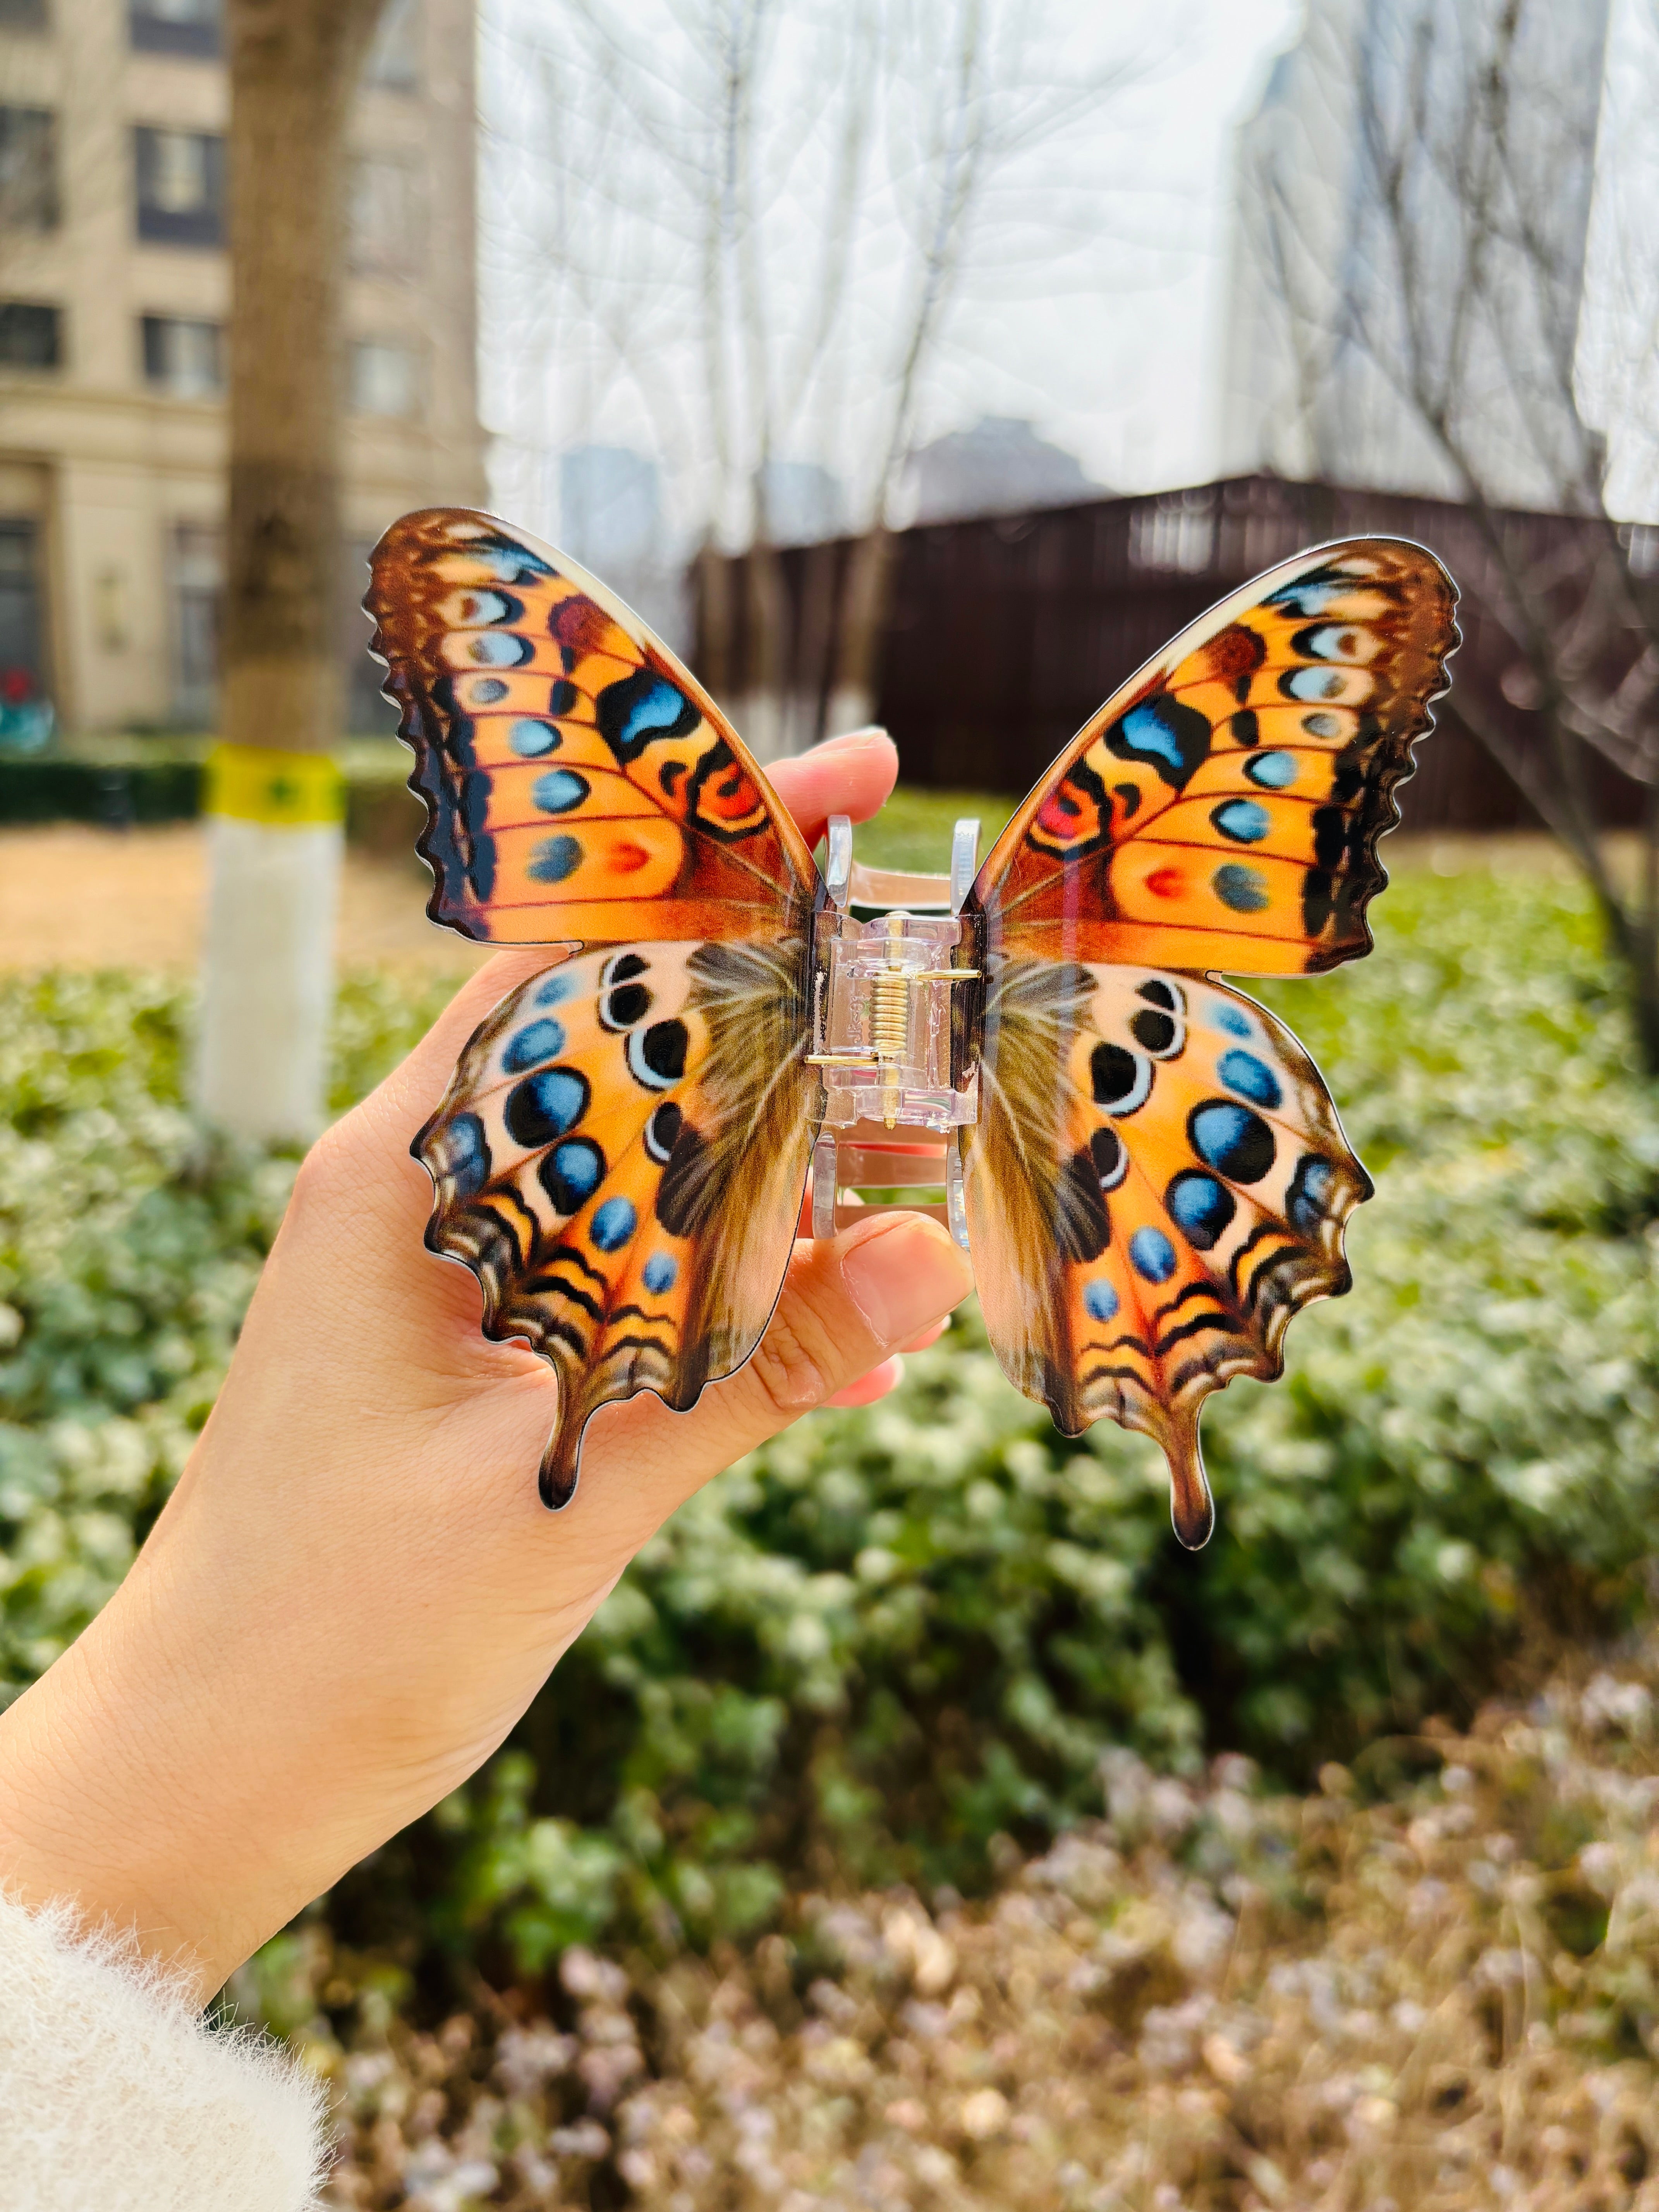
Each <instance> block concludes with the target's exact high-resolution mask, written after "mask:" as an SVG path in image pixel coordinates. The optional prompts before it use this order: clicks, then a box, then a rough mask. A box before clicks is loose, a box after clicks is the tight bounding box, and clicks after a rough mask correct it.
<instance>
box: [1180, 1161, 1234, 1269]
mask: <svg viewBox="0 0 1659 2212" xmlns="http://www.w3.org/2000/svg"><path fill="white" fill-rule="evenodd" d="M1164 1204H1165V1206H1168V1208H1169V1209H1170V1219H1171V1220H1172V1221H1173V1222H1174V1223H1175V1225H1176V1228H1177V1229H1179V1230H1180V1231H1181V1232H1182V1235H1183V1236H1184V1237H1186V1239H1187V1242H1188V1243H1189V1244H1191V1245H1193V1246H1194V1248H1195V1249H1197V1250H1199V1251H1200V1252H1209V1251H1212V1250H1213V1249H1214V1248H1215V1246H1216V1245H1217V1244H1218V1243H1219V1242H1220V1240H1221V1237H1222V1236H1223V1235H1224V1233H1225V1231H1226V1228H1227V1225H1228V1223H1229V1222H1231V1219H1232V1218H1233V1216H1234V1214H1235V1213H1237V1211H1238V1200H1237V1199H1236V1198H1235V1197H1234V1196H1233V1194H1232V1193H1231V1191H1230V1190H1224V1189H1223V1188H1222V1186H1221V1185H1220V1184H1219V1183H1218V1182H1217V1181H1216V1179H1215V1177H1214V1176H1207V1175H1199V1174H1197V1173H1196V1172H1194V1170H1192V1169H1191V1168H1188V1169H1187V1170H1184V1171H1183V1172H1182V1174H1180V1175H1178V1176H1176V1177H1175V1178H1174V1179H1173V1181H1172V1182H1170V1188H1169V1189H1168V1190H1167V1191H1166V1192H1165V1193H1164Z"/></svg>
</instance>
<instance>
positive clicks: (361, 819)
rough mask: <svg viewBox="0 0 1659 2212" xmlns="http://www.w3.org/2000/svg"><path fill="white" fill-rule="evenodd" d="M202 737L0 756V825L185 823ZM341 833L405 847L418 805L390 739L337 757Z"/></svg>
mask: <svg viewBox="0 0 1659 2212" xmlns="http://www.w3.org/2000/svg"><path fill="white" fill-rule="evenodd" d="M207 747H208V740H207V739H206V738H112V739H109V740H106V741H104V742H100V743H99V744H95V745H88V746H86V747H84V748H82V749H80V750H65V751H62V752H50V753H44V754H41V755H39V756H36V757H21V758H16V759H13V758H0V827H3V826H5V825H7V824H14V825H18V826H21V825H22V824H25V823H43V822H90V823H97V824H98V825H99V826H100V827H101V828H104V829H135V828H137V827H140V826H142V825H147V824H150V823H161V822H189V821H193V820H194V819H195V817H197V815H198V814H199V813H200V812H201V810H202V797H203V787H204V781H205V778H204V760H205V757H206V753H207ZM342 764H343V768H344V771H345V780H346V835H347V836H348V837H349V839H350V841H351V842H352V843H353V844H355V845H362V846H365V847H367V848H369V849H370V850H372V851H375V852H380V853H386V854H399V853H412V852H413V850H414V847H415V839H416V834H417V832H418V831H419V829H420V826H421V821H422V812H421V805H420V802H419V800H418V799H416V798H415V797H414V796H413V795H412V794H411V793H410V791H409V790H408V788H407V785H408V781H409V770H410V753H409V751H408V750H407V748H406V747H405V746H404V745H402V744H399V743H398V741H397V740H396V739H395V738H365V739H362V740H359V741H357V742H355V743H353V744H348V745H347V746H346V747H345V748H344V750H343V755H342Z"/></svg>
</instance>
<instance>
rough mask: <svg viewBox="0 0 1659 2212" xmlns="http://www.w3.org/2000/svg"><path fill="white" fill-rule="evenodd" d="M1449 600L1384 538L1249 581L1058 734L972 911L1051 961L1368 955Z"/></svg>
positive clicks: (995, 934) (1427, 563)
mask: <svg viewBox="0 0 1659 2212" xmlns="http://www.w3.org/2000/svg"><path fill="white" fill-rule="evenodd" d="M1455 604H1456V592H1455V587H1454V586H1453V584H1452V582H1451V579H1450V578H1449V576H1448V575H1447V574H1446V572H1445V570H1444V569H1443V568H1442V567H1441V565H1440V563H1439V562H1437V560H1436V559H1435V557H1434V556H1433V555H1432V554H1431V553H1428V552H1425V550H1424V549H1423V548H1422V547H1421V546H1418V545H1412V544H1407V543H1406V542H1405V541H1403V540H1401V539H1395V538H1355V539H1351V540H1348V541H1346V542H1344V543H1343V544H1336V545H1327V546H1322V547H1320V548H1318V549H1317V550H1315V551H1313V552H1310V553H1304V554H1302V555H1300V556H1297V559H1296V560H1294V561H1289V562H1285V563H1284V564H1283V565H1282V566H1281V567H1280V568H1275V569H1273V570H1270V571H1269V572H1268V573H1267V574H1266V575H1265V576H1261V577H1259V578H1258V579H1257V580H1256V581H1255V583H1254V584H1251V585H1247V586H1245V587H1244V589H1243V591H1241V592H1236V593H1235V594H1234V595H1233V597H1232V598H1231V599H1227V600H1225V601H1224V602H1223V603H1222V604H1221V605H1219V606H1218V607H1215V608H1212V610H1211V611H1210V613H1209V614H1207V615H1206V616H1204V617H1202V618H1201V619H1200V621H1199V622H1198V623H1194V625H1193V627H1192V628H1191V629H1188V630H1187V631H1186V632H1184V633H1183V635H1182V636H1180V637H1179V638H1177V639H1176V641H1175V642H1174V643H1173V644H1172V645H1171V646H1170V647H1168V648H1167V650H1166V651H1165V652H1164V653H1163V654H1162V655H1160V657H1159V658H1158V660H1157V661H1155V662H1154V663H1152V665H1150V666H1149V667H1147V668H1145V669H1143V670H1142V671H1140V673H1139V675H1138V676H1136V677H1135V678H1133V679H1132V680H1131V682H1130V683H1128V684H1126V685H1125V686H1124V688H1123V690H1121V691H1120V692H1118V693H1116V694H1115V696H1114V697H1113V698H1111V699H1110V700H1109V701H1108V702H1107V704H1106V705H1105V706H1104V707H1103V708H1101V710H1100V712H1099V714H1097V715H1096V716H1095V717H1094V719H1093V720H1092V721H1091V722H1089V723H1088V724H1087V725H1085V727H1084V729H1083V730H1082V731H1080V732H1079V734H1078V736H1077V737H1076V738H1074V739H1073V742H1072V744H1071V745H1070V746H1068V747H1067V749H1066V751H1065V752H1064V753H1062V754H1061V755H1060V758H1059V759H1058V760H1057V761H1056V762H1055V763H1054V767H1053V768H1052V769H1050V771H1049V772H1048V775H1046V776H1045V777H1044V778H1043V780H1042V782H1041V783H1039V785H1038V786H1037V787H1036V790H1035V791H1034V792H1033V793H1031V795H1030V798H1029V799H1027V800H1026V802H1025V804H1024V806H1023V807H1021V809H1020V810H1019V811H1018V813H1017V814H1016V815H1015V816H1014V817H1013V819H1012V821H1011V822H1010V823H1009V824H1008V827H1007V829H1006V830H1005V831H1004V832H1003V834H1002V836H1001V837H1000V839H999V840H998V842H997V844H996V846H995V848H994V850H993V851H992V853H991V854H990V856H989V858H988V859H987V861H986V863H985V866H984V867H983V868H982V869H981V872H980V875H979V878H978V881H977V883H976V884H975V889H974V895H973V899H972V901H971V902H970V908H971V910H973V911H975V912H979V913H982V914H983V915H984V916H985V918H986V922H987V928H988V929H989V931H990V933H991V935H992V938H993V939H994V940H1002V939H1006V943H1007V944H1008V945H1009V947H1010V949H1013V948H1015V947H1018V950H1019V951H1024V952H1028V953H1036V952H1037V951H1044V952H1046V953H1047V954H1048V957H1051V958H1054V959H1085V960H1128V961H1142V962H1149V963H1159V964H1161V965H1163V966H1164V967H1169V968H1176V969H1220V970H1222V971H1224V972H1230V973H1231V974H1234V975H1300V974H1304V973H1308V974H1310V973H1317V972H1319V971H1320V970H1322V969H1328V968H1332V967H1334V966H1335V965H1336V964H1337V963H1339V962H1340V961H1343V960H1350V959H1353V958H1355V957H1358V955H1360V954H1362V953H1364V952H1365V951H1368V950H1369V949H1370V932H1369V930H1368V928H1367V927H1366V923H1365V907H1366V904H1367V902H1368V901H1369V900H1370V898H1371V897H1372V896H1373V895H1374V894H1375V893H1376V891H1378V890H1381V889H1382V887H1383V884H1384V882H1385V881H1386V880H1387V878H1385V876H1384V874H1383V870H1382V868H1381V866H1379V865H1378V863H1377V860H1376V841H1377V839H1378V837H1379V836H1382V834H1383V831H1384V830H1386V829H1390V828H1392V826H1393V825H1394V823H1395V822H1396V821H1397V820H1398V819H1399V812H1398V809H1397V807H1396V805H1395V798H1394V793H1395V787H1396V786H1397V785H1398V784H1399V783H1400V781H1401V779H1402V778H1403V777H1405V776H1407V775H1409V774H1410V772H1411V765H1412V745H1413V742H1414V741H1415V739H1416V738H1419V737H1420V736H1421V735H1422V734H1423V732H1425V730H1426V729H1428V728H1429V726H1430V725H1431V720H1432V717H1431V714H1430V711H1429V708H1430V702H1431V701H1432V700H1433V699H1434V698H1435V697H1437V696H1438V694H1439V693H1440V692H1441V691H1442V690H1443V689H1444V688H1445V679H1444V676H1443V665H1444V662H1445V659H1446V656H1447V655H1448V653H1449V652H1450V651H1451V650H1452V648H1453V647H1454V646H1455V644H1456V642H1457V631H1456V627H1455V622H1454V620H1453V611H1454V609H1455Z"/></svg>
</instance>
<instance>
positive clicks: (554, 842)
mask: <svg viewBox="0 0 1659 2212" xmlns="http://www.w3.org/2000/svg"><path fill="white" fill-rule="evenodd" d="M581 864H582V848H581V842H580V839H579V838H576V837H544V838H543V840H542V842H541V843H540V844H539V845H538V846H537V848H536V850H535V852H534V854H532V858H531V862H530V867H529V870H528V873H529V876H530V880H531V882H532V884H562V882H563V881H564V879H565V878H566V877H567V876H574V874H575V872H576V871H577V869H578V868H579V867H580V866H581ZM1262 903H1263V905H1264V906H1265V905H1266V903H1267V902H1266V900H1265V899H1264V900H1263V901H1262Z"/></svg>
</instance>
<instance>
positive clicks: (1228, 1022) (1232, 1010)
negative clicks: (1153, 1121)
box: [537, 999, 1255, 1036]
mask: <svg viewBox="0 0 1659 2212" xmlns="http://www.w3.org/2000/svg"><path fill="white" fill-rule="evenodd" d="M540 1003H541V1002H540V1000H538V1001H537V1004H538V1005H539V1004H540ZM1211 1019H1212V1021H1213V1022H1214V1024H1215V1025H1216V1027H1217V1028H1218V1030H1225V1031H1226V1033H1227V1035H1228V1036H1255V1030H1254V1028H1253V1027H1252V1026H1251V1023H1250V1018H1249V1015H1248V1014H1247V1013H1245V1012H1243V1009H1242V1008H1240V1007H1238V1006H1231V1005H1230V1004H1229V1002H1228V1001H1227V1000H1225V999H1223V1000H1221V1001H1220V1003H1219V1004H1218V1005H1217V1006H1213V1007H1212V1009H1211Z"/></svg>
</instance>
